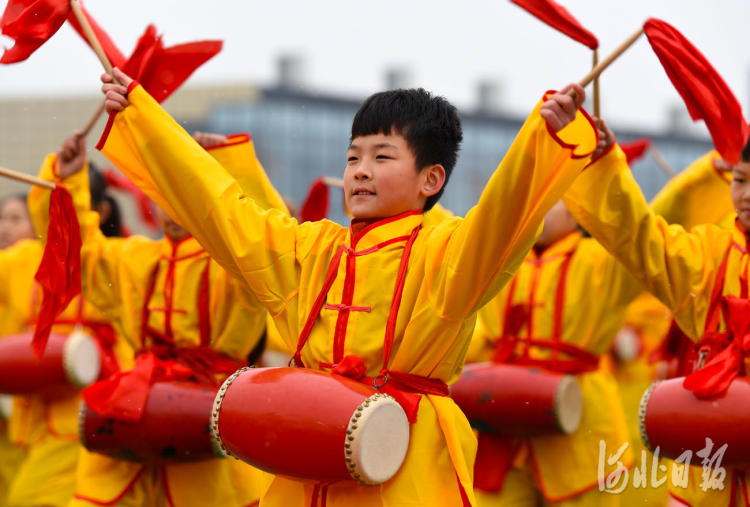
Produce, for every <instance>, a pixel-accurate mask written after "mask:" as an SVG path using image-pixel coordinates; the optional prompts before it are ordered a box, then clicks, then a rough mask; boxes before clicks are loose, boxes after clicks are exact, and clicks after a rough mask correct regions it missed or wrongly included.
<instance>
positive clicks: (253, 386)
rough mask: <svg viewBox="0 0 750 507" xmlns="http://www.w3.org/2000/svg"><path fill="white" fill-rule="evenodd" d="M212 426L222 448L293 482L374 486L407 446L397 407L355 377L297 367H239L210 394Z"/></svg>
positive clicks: (391, 470)
mask: <svg viewBox="0 0 750 507" xmlns="http://www.w3.org/2000/svg"><path fill="white" fill-rule="evenodd" d="M212 430H213V431H214V436H215V438H216V440H217V441H218V442H219V444H220V445H221V446H222V448H223V449H224V450H225V451H226V452H227V453H228V454H230V455H232V456H235V457H237V458H239V459H241V460H242V461H244V462H246V463H249V464H250V465H252V466H254V467H256V468H259V469H261V470H264V471H266V472H269V473H272V474H275V475H283V476H286V477H290V478H293V479H297V480H303V481H315V482H335V481H342V480H349V479H354V480H355V481H357V482H358V483H359V484H361V485H376V484H381V483H383V482H385V481H387V480H388V479H390V478H391V477H393V475H395V474H396V472H397V471H398V469H399V468H400V466H401V464H402V463H403V461H404V458H405V457H406V451H407V449H408V446H409V422H408V420H407V418H406V413H405V412H404V410H403V408H401V405H399V404H398V403H397V402H396V401H395V400H394V399H393V398H392V397H390V396H387V395H385V394H381V393H378V392H377V391H375V390H374V389H373V388H372V387H368V386H366V385H364V384H362V383H359V382H356V381H354V380H351V379H348V378H346V377H341V376H338V375H333V374H331V373H328V372H322V371H314V370H308V369H304V368H259V369H255V368H243V369H242V370H240V371H238V372H237V373H235V374H234V375H232V376H231V377H229V378H228V379H227V381H226V382H225V383H224V385H223V386H222V388H221V389H220V390H219V393H218V395H217V396H216V402H215V406H214V411H213V414H212Z"/></svg>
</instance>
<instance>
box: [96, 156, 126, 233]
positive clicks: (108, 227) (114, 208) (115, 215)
mask: <svg viewBox="0 0 750 507" xmlns="http://www.w3.org/2000/svg"><path fill="white" fill-rule="evenodd" d="M89 192H90V193H91V208H92V209H96V208H98V207H99V205H100V204H101V203H102V202H104V201H107V202H108V203H109V206H110V212H109V217H107V220H106V221H104V222H102V223H101V225H100V226H99V229H101V231H102V233H104V235H105V236H106V237H108V238H113V237H121V236H122V215H121V213H120V206H119V205H118V204H117V201H116V200H115V199H114V197H112V196H111V195H109V193H107V182H106V180H105V179H104V176H102V173H101V172H100V171H99V169H98V168H97V167H96V166H95V165H94V163H93V162H92V163H89Z"/></svg>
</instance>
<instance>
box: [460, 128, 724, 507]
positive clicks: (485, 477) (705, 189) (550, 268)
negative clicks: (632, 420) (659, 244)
mask: <svg viewBox="0 0 750 507" xmlns="http://www.w3.org/2000/svg"><path fill="white" fill-rule="evenodd" d="M600 139H603V140H604V141H605V148H603V149H606V147H607V146H609V144H611V143H612V142H614V139H613V138H608V137H607V136H606V134H605V133H604V132H600ZM601 153H603V151H602V152H601ZM596 157H597V154H596V153H595V154H594V160H596ZM587 170H588V169H587ZM696 172H697V173H699V174H697V175H696V174H695V173H696ZM726 186H727V183H726V181H725V180H724V179H723V178H722V177H721V175H720V174H719V173H718V171H716V170H714V169H713V166H711V167H710V168H707V167H706V166H705V164H704V165H701V166H699V167H697V168H690V169H688V170H686V171H685V172H684V173H682V174H681V175H680V176H678V177H677V178H675V179H674V180H673V181H672V182H670V184H669V185H667V187H665V189H664V190H663V191H662V193H661V194H660V195H659V196H658V197H657V199H656V200H655V202H654V206H655V208H656V210H657V212H663V213H665V214H667V215H668V216H670V217H671V218H675V217H678V216H682V217H683V218H684V217H686V216H687V213H688V212H687V211H686V209H685V207H686V205H689V204H692V205H693V207H696V202H702V199H704V196H705V195H706V194H709V195H710V192H711V191H714V193H716V192H717V191H716V189H717V188H718V192H720V191H721V190H725V189H726ZM716 212H717V213H722V214H723V213H726V209H725V208H722V207H720V206H717V210H716ZM642 290H643V289H642V287H641V286H640V284H639V283H638V281H637V280H636V279H635V278H634V277H632V276H631V275H630V274H629V273H628V272H627V271H626V270H625V268H624V267H623V266H622V265H621V264H620V263H619V262H618V261H617V259H615V258H614V257H613V256H611V255H610V254H609V253H608V252H607V251H606V250H605V249H604V248H603V247H602V246H601V245H599V243H598V242H597V241H596V240H594V239H590V238H585V237H583V234H582V232H581V231H580V230H579V227H578V224H577V223H576V221H575V219H574V218H573V217H572V216H571V214H570V213H569V212H568V210H567V209H566V207H565V204H564V203H563V202H562V201H560V202H558V203H557V204H556V205H555V206H554V207H553V208H552V209H551V210H550V212H549V213H548V214H547V216H546V217H545V222H544V228H543V230H542V234H541V235H540V236H539V238H538V239H537V242H536V244H535V246H534V249H533V250H532V251H531V252H530V253H529V255H528V257H527V258H526V261H525V262H524V264H523V266H522V267H521V268H520V269H519V271H518V272H517V273H516V275H515V277H514V278H513V280H512V281H511V282H510V284H509V285H508V286H507V287H506V289H505V290H503V291H502V292H501V293H500V294H499V295H498V297H496V298H495V299H493V300H492V301H491V302H490V303H489V304H487V305H486V306H485V307H484V308H482V309H481V310H480V311H479V323H478V325H477V331H476V332H475V336H474V338H473V340H472V346H471V348H470V352H469V355H468V360H470V361H473V362H474V361H496V362H501V363H509V364H519V365H527V366H533V367H540V368H543V369H545V370H548V371H555V372H559V373H566V374H573V375H576V378H577V379H578V382H579V384H580V386H581V391H582V394H583V419H582V421H581V423H580V426H579V427H578V429H577V430H576V431H575V432H573V433H572V434H571V435H568V436H563V435H550V436H545V437H541V438H532V439H530V440H525V441H522V440H519V439H513V438H510V437H503V436H497V435H490V434H486V433H480V436H479V450H478V454H477V463H476V472H475V488H476V490H477V496H478V497H479V499H480V502H479V503H480V506H502V507H516V506H518V507H522V506H524V507H525V506H535V505H557V506H569V505H575V506H585V505H592V506H598V505H620V504H621V503H622V505H630V504H629V503H626V501H625V499H624V497H622V496H620V495H612V494H608V493H601V492H600V491H599V488H598V486H599V476H598V474H599V466H598V464H599V460H600V453H599V441H600V440H603V441H604V442H605V443H606V446H607V449H609V452H610V453H612V452H613V451H614V450H616V449H618V448H620V446H622V444H624V443H625V442H628V441H629V434H628V426H627V424H626V420H625V414H624V412H623V411H622V408H621V402H620V392H619V391H620V390H619V387H618V385H617V382H616V381H615V379H614V378H613V377H612V375H611V373H610V372H609V371H608V369H609V368H608V367H607V366H608V365H607V364H606V361H605V360H606V359H608V358H607V356H606V353H607V352H608V351H609V349H610V347H611V346H612V343H613V341H614V339H615V337H616V335H617V333H618V331H619V330H620V329H621V327H622V325H623V323H624V321H625V318H626V315H627V312H628V310H629V306H628V305H630V303H631V302H632V301H633V300H634V298H636V297H637V296H638V294H640V293H641V292H642ZM662 313H663V314H665V316H666V310H664V311H663V312H662ZM668 325H669V324H668V321H667V327H668ZM665 331H666V328H665ZM603 355H604V357H602V356H603ZM646 387H648V385H647V386H646ZM643 390H644V391H645V388H644V389H643ZM642 394H643V391H641V395H642ZM636 412H637V410H636ZM639 438H640V437H639ZM634 457H635V459H636V460H637V461H636V463H639V460H640V457H641V454H640V452H638V453H637V454H635V455H634V454H633V453H632V452H627V453H626V454H624V455H623V456H622V458H621V460H622V462H623V463H624V464H625V466H629V465H632V464H633V462H634ZM514 461H515V466H514V467H512V468H509V469H508V467H509V466H510V465H511V464H512V463H513V462H514ZM648 463H650V461H649V462H648ZM614 469H615V466H610V467H605V476H606V475H608V474H609V473H611V472H612V471H614ZM506 470H507V471H506ZM631 489H634V488H631ZM641 492H642V490H635V495H636V496H637V495H638V494H639V493H641ZM664 492H665V495H666V486H664ZM638 500H640V501H643V500H642V498H640V497H638Z"/></svg>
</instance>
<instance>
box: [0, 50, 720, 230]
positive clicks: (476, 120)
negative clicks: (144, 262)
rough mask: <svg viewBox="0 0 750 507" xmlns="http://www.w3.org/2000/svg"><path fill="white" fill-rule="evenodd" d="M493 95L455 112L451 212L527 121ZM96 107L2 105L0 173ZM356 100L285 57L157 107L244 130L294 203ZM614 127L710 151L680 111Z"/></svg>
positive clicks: (679, 148) (337, 213) (49, 146)
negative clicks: (266, 75)
mask: <svg viewBox="0 0 750 507" xmlns="http://www.w3.org/2000/svg"><path fill="white" fill-rule="evenodd" d="M386 84H387V86H388V87H395V86H401V85H408V84H409V78H408V73H407V72H405V71H398V70H393V71H389V72H388V75H387V80H386ZM499 91H500V87H499V85H497V84H494V83H492V82H483V83H480V84H479V86H478V87H477V106H476V108H475V109H474V110H464V111H462V118H463V122H464V143H463V147H462V150H461V154H460V157H459V161H458V165H457V167H456V171H455V173H454V176H453V178H452V179H451V181H450V185H449V187H448V189H447V190H446V193H445V196H444V197H443V200H442V201H441V202H442V203H443V204H444V205H445V206H446V207H447V208H449V209H451V210H452V211H454V212H455V213H457V214H464V213H466V212H467V211H468V210H469V209H470V208H471V207H472V206H473V205H474V204H475V203H476V202H477V200H478V199H479V196H480V194H481V192H482V190H483V188H484V186H485V184H486V183H487V181H488V179H489V177H490V175H491V174H492V172H493V171H494V170H495V168H496V167H497V165H498V163H499V162H500V160H501V159H502V157H503V155H504V154H505V152H506V151H507V149H508V148H509V147H510V145H511V143H512V141H513V139H514V138H515V135H516V133H517V132H518V130H519V129H520V127H521V125H522V122H523V120H524V119H525V118H522V117H517V116H513V115H508V114H506V113H504V112H503V107H502V103H501V102H500V100H499V96H500V93H499ZM99 100H100V96H90V97H89V96H87V97H69V96H68V97H59V98H45V99H39V98H34V99H13V100H10V99H9V100H5V101H0V166H4V167H8V168H11V169H15V170H19V171H23V172H26V173H29V174H34V173H36V171H37V170H38V168H39V166H40V164H41V161H42V160H43V157H44V156H45V154H47V153H49V152H52V151H55V150H56V149H57V146H58V145H59V144H60V142H61V141H62V139H63V138H64V137H65V136H67V135H69V134H70V133H71V132H72V131H73V130H74V129H76V128H78V129H81V128H83V126H84V125H85V124H86V122H87V121H88V119H89V117H90V115H91V114H92V113H93V112H94V111H95V110H96V108H97V106H98V101H99ZM361 100H362V97H340V96H329V95H324V94H318V93H311V92H309V91H306V90H305V88H304V86H303V85H302V83H301V82H300V81H299V73H298V72H297V71H296V67H295V62H294V61H290V60H288V59H282V60H281V61H280V65H279V81H278V84H277V85H275V86H273V87H263V88H259V87H255V86H252V85H241V84H236V85H231V86H229V85H228V86H210V87H205V86H204V87H194V86H186V87H185V88H184V89H182V90H180V91H178V92H177V93H175V95H174V96H173V97H172V98H170V99H169V100H168V101H167V102H166V103H165V104H164V105H165V107H166V109H167V110H168V111H169V112H170V113H171V114H172V115H173V116H174V117H175V118H176V119H177V120H178V121H179V122H180V123H181V124H182V125H183V126H184V127H185V128H186V129H187V130H188V131H189V132H192V131H195V130H201V131H208V132H219V133H225V134H229V133H236V132H249V133H250V134H251V135H252V137H253V140H254V141H255V145H256V149H257V152H258V156H259V158H260V160H261V162H262V163H263V165H264V167H265V168H266V170H267V172H268V174H269V176H270V178H271V180H272V181H273V183H274V185H276V187H277V188H278V189H279V191H280V193H281V194H282V195H285V196H289V197H291V198H292V199H294V200H295V201H296V202H298V203H300V202H302V200H304V197H305V195H306V193H307V190H308V188H309V186H310V184H311V182H312V181H313V180H314V179H315V178H317V177H318V176H320V175H329V176H337V177H340V176H341V175H342V174H343V170H344V167H345V165H346V150H347V146H348V143H349V129H350V126H351V120H352V118H353V116H354V113H355V112H356V110H357V108H358V107H359V104H360V103H361ZM104 123H105V118H104V117H102V118H101V119H100V120H99V123H98V124H97V126H96V127H95V128H94V130H93V132H92V134H91V135H90V136H89V139H88V149H89V153H90V155H91V157H92V159H93V160H94V162H96V163H97V164H98V165H99V166H100V167H102V166H106V165H108V162H107V161H106V160H105V159H104V158H103V157H102V156H101V154H100V153H98V152H97V151H96V150H95V149H94V146H95V145H96V142H97V140H98V137H99V135H100V133H101V132H102V130H103V128H104ZM613 128H614V130H615V132H616V133H617V136H618V140H619V141H621V142H623V141H628V140H632V139H635V138H638V137H644V136H647V137H649V138H650V139H651V140H652V141H653V142H654V145H655V146H656V147H657V148H658V149H659V150H660V151H661V152H662V153H663V154H664V156H665V158H666V159H667V161H668V162H669V164H670V165H671V166H672V167H674V168H675V169H676V170H678V171H680V170H682V169H683V168H685V167H686V166H687V165H688V164H689V163H690V162H692V161H693V160H694V159H696V158H697V157H698V156H700V155H702V154H703V153H705V152H706V151H708V150H709V149H710V148H711V143H710V140H709V139H708V137H707V136H705V135H700V134H696V130H697V131H698V132H701V131H700V129H695V128H694V127H693V126H691V125H690V124H689V121H687V120H685V118H684V114H682V113H681V111H680V110H675V113H674V115H673V118H671V126H670V128H669V131H668V132H663V133H654V132H645V131H635V130H618V129H617V125H616V124H615V125H613ZM175 170H179V168H175ZM633 172H634V174H635V177H636V179H637V180H638V182H639V183H640V185H641V188H642V189H643V191H644V194H645V195H646V197H647V198H651V197H653V195H655V194H656V192H657V191H658V190H659V189H660V188H661V187H662V185H663V184H664V183H665V182H666V181H667V177H666V176H665V174H664V173H663V172H662V171H661V170H660V169H659V167H658V165H657V164H656V162H655V161H654V160H653V159H652V158H650V157H648V156H647V157H646V158H645V159H644V160H642V161H641V162H638V163H636V164H634V166H633ZM26 190H27V188H25V186H24V185H21V184H17V183H15V182H12V181H9V180H6V179H0V197H2V196H3V195H7V194H9V193H13V192H25V191H26ZM331 195H332V199H331V218H332V219H334V220H336V221H339V222H345V221H346V220H347V219H346V218H345V215H344V212H343V204H342V194H341V192H340V191H336V190H333V191H332V193H331ZM118 197H121V196H118ZM120 202H121V204H122V205H123V208H124V210H125V215H126V220H127V221H128V222H129V224H130V225H131V228H132V229H133V230H134V231H135V232H143V228H142V227H141V226H140V224H139V223H138V221H137V218H136V217H135V215H134V207H133V205H132V203H131V202H130V200H127V199H120Z"/></svg>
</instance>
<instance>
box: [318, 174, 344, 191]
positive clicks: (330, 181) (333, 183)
mask: <svg viewBox="0 0 750 507" xmlns="http://www.w3.org/2000/svg"><path fill="white" fill-rule="evenodd" d="M323 183H324V184H325V185H328V186H329V187H338V188H344V180H342V179H341V178H334V177H332V176H323Z"/></svg>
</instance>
